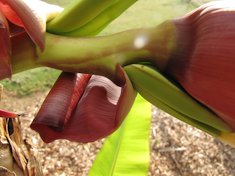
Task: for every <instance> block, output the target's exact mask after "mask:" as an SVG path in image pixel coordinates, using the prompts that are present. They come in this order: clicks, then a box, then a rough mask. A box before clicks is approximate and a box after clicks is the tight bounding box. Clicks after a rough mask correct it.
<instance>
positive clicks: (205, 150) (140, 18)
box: [0, 0, 235, 176]
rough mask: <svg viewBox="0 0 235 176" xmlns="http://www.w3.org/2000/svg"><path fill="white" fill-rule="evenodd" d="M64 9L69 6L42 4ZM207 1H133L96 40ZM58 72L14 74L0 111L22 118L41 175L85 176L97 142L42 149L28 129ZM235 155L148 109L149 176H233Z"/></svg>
mask: <svg viewBox="0 0 235 176" xmlns="http://www.w3.org/2000/svg"><path fill="white" fill-rule="evenodd" d="M45 1H46V2H48V3H53V4H58V5H60V6H63V7H65V6H66V5H68V4H69V3H70V2H71V1H69V0H45ZM205 2H209V0H164V1H163V0H138V1H137V2H136V3H135V4H134V5H133V6H132V7H130V8H129V9H128V10H127V11H126V12H125V13H123V14H122V15H121V16H120V17H119V18H117V19H116V20H115V21H113V22H112V23H111V24H110V25H109V26H108V27H107V28H106V29H105V30H104V31H102V33H101V34H100V35H108V34H112V33H116V32H120V31H124V30H128V29H132V28H142V27H150V26H156V25H157V24H159V23H161V22H162V21H164V20H166V19H171V18H176V17H179V16H181V15H183V14H185V13H187V12H189V11H190V10H192V9H194V8H196V7H198V6H199V5H201V4H203V3H205ZM59 74H60V71H58V70H54V69H50V68H37V69H33V70H29V71H26V72H23V73H19V74H16V75H14V76H13V77H12V79H11V80H3V81H0V83H2V84H3V85H4V94H3V99H2V102H1V106H3V107H5V108H7V109H9V110H14V111H18V112H25V113H26V115H25V117H23V118H22V126H23V134H24V138H26V139H28V140H30V141H31V143H32V144H33V145H34V148H35V155H36V156H38V158H39V160H40V162H41V164H42V167H43V172H44V175H46V176H49V175H50V176H51V175H53V176H57V175H58V176H80V175H81V176H83V175H84V176H85V175H87V173H88V171H89V168H90V167H91V165H92V162H93V160H94V159H95V155H96V153H97V152H98V151H99V149H100V147H101V146H102V142H103V140H100V141H97V142H94V143H89V144H86V145H81V144H77V143H72V142H68V141H65V140H60V141H55V142H53V143H51V144H47V145H45V144H44V143H43V142H42V141H41V140H40V138H39V136H38V135H37V134H36V133H35V132H33V131H32V130H30V129H29V125H30V123H31V121H32V119H33V118H34V116H35V114H36V113H37V111H38V108H39V107H40V105H41V103H42V102H43V100H44V98H45V96H46V95H47V93H48V90H49V89H50V87H51V86H52V85H53V83H54V82H55V80H56V79H57V77H58V75H59ZM234 161H235V150H234V149H232V148H230V147H229V146H226V145H224V144H222V143H221V142H219V141H218V140H216V139H214V138H212V137H210V136H209V135H207V134H205V133H203V132H201V131H199V130H197V129H195V128H193V127H191V126H188V125H187V124H184V123H182V122H180V121H178V120H177V119H175V118H173V117H171V116H169V115H168V114H166V113H164V112H162V111H161V110H159V109H157V108H156V107H153V108H152V127H151V164H150V168H149V176H181V175H182V176H235V162H234Z"/></svg>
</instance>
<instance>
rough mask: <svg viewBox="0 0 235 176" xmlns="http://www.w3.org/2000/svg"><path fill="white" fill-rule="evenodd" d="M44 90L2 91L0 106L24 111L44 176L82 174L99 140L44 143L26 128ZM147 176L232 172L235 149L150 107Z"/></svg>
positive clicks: (228, 175)
mask: <svg viewBox="0 0 235 176" xmlns="http://www.w3.org/2000/svg"><path fill="white" fill-rule="evenodd" d="M45 95H46V92H44V93H36V94H34V95H32V96H28V97H24V98H19V97H16V96H15V95H14V94H12V93H9V92H8V93H7V92H6V91H5V93H4V94H3V97H2V101H1V108H7V109H9V110H14V111H17V112H24V113H25V116H24V117H21V121H22V125H23V135H24V138H27V139H28V140H29V141H30V142H31V143H32V144H33V146H34V153H35V155H36V156H37V158H38V159H39V161H40V163H41V165H42V169H43V173H44V175H45V176H49V175H50V176H52V175H53V176H86V175H87V173H88V171H89V168H90V167H91V165H92V162H93V160H94V159H95V155H96V153H97V152H98V151H99V149H100V147H101V146H102V140H101V141H97V142H94V143H89V144H86V145H81V144H78V143H72V142H69V141H65V140H59V141H55V142H53V143H50V144H44V143H43V142H42V141H41V140H40V138H39V136H38V134H36V133H35V132H34V131H32V130H31V129H29V125H30V123H31V121H32V119H33V117H34V115H35V114H36V113H37V111H38V108H39V107H40V105H41V103H42V101H43V99H44V97H45ZM152 117H153V118H152V129H151V165H150V168H149V176H235V162H234V161H235V149H232V148H231V147H229V146H227V145H224V144H222V143H221V142H220V141H218V140H216V139H214V138H212V137H210V136H209V135H207V134H205V133H203V132H201V131H199V130H197V129H195V128H193V127H191V126H189V125H187V124H184V123H182V122H180V121H178V120H177V119H174V118H172V117H171V116H169V115H168V114H166V113H164V112H162V111H160V110H158V109H157V108H155V107H153V110H152Z"/></svg>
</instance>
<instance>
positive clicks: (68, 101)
mask: <svg viewBox="0 0 235 176" xmlns="http://www.w3.org/2000/svg"><path fill="white" fill-rule="evenodd" d="M119 71H120V72H119V74H120V81H121V84H122V86H121V87H120V86H117V85H115V84H114V83H113V82H111V81H110V80H109V79H107V78H105V77H103V76H96V75H93V76H91V77H90V76H89V75H86V74H75V73H62V75H61V76H60V77H59V79H58V80H57V82H56V83H55V85H54V87H53V88H52V89H51V91H50V93H49V95H48V96H47V98H46V99H45V101H44V103H43V105H42V107H41V109H40V111H39V113H38V114H37V116H36V118H35V119H34V121H33V123H32V124H31V128H32V129H34V130H36V131H37V132H39V134H40V136H41V138H42V139H43V141H44V142H52V141H53V140H56V139H68V140H71V141H78V142H91V141H95V140H97V139H100V138H102V137H105V136H107V135H109V134H110V133H112V132H113V131H114V130H116V129H117V128H118V127H119V126H120V124H121V122H122V121H123V120H124V117H125V116H126V115H127V113H128V112H129V110H130V108H131V106H132V104H133V101H134V99H135V95H136V93H135V91H134V90H133V88H132V86H131V83H130V81H129V80H128V78H127V76H126V74H125V73H124V72H123V70H122V69H121V68H120V69H119Z"/></svg>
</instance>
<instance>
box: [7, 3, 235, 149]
mask: <svg viewBox="0 0 235 176" xmlns="http://www.w3.org/2000/svg"><path fill="white" fill-rule="evenodd" d="M62 16H63V15H62ZM234 19H235V3H234V2H233V1H231V0H225V1H215V2H212V3H208V4H205V5H203V6H201V7H199V8H197V9H196V10H194V11H192V12H191V13H189V14H187V15H185V16H183V17H181V18H177V19H173V20H168V21H165V22H163V23H162V24H160V25H158V26H156V27H154V28H148V29H135V30H130V31H125V32H121V33H118V34H114V35H110V36H102V37H94V38H92V37H79V38H77V37H66V36H60V35H55V34H51V33H45V35H44V37H45V43H44V44H45V45H44V46H43V47H40V44H38V47H36V48H35V47H32V46H31V47H29V48H31V50H30V51H31V54H29V51H27V52H24V49H23V47H24V46H17V45H16V47H13V52H12V55H11V63H12V70H13V73H17V72H19V71H23V70H24V69H25V68H34V67H39V66H48V67H52V68H57V69H60V70H63V71H66V72H74V74H71V73H63V74H62V75H61V77H60V78H59V79H58V81H57V82H56V84H55V87H54V88H53V89H52V92H50V94H49V96H48V99H46V100H45V106H44V105H43V106H42V110H40V111H39V113H38V116H37V117H36V118H35V120H34V122H33V124H32V125H31V127H32V128H34V129H35V130H37V131H39V132H40V133H41V136H42V137H43V138H44V140H45V141H46V142H50V141H52V140H54V139H58V138H60V135H61V136H62V138H66V139H70V140H74V141H83V142H88V141H93V140H95V139H97V138H100V137H104V136H105V135H107V134H110V133H111V132H112V131H113V130H114V129H115V128H117V127H118V126H119V125H120V122H121V121H122V120H123V117H124V116H119V115H118V114H119V113H120V112H121V111H120V110H121V109H122V108H124V107H127V109H129V108H130V107H131V104H132V102H133V100H134V97H135V93H134V91H133V88H132V86H131V84H130V81H129V78H130V79H131V82H132V84H133V85H134V88H135V89H137V90H138V91H139V92H140V93H142V95H143V96H144V97H145V98H146V99H147V100H148V101H150V102H151V103H153V104H155V105H161V107H164V108H165V109H167V110H169V112H171V114H173V115H176V116H178V117H182V119H184V120H185V121H186V122H189V123H190V124H194V125H195V124H196V126H197V127H199V128H200V127H202V128H203V129H206V128H207V129H208V131H213V132H214V133H216V134H217V135H216V136H217V137H219V138H221V139H222V140H224V141H226V142H230V143H233V145H235V142H234V141H235V135H234V133H233V132H234V130H235V122H234V119H235V118H234V117H235V110H234V108H233V105H234V104H235V98H234V97H235V94H234V92H235V87H234V83H233V81H234V76H233V73H234V70H235V64H234V58H233V55H234V49H233V48H234V40H235V33H234V31H235V25H233V23H234ZM52 21H53V19H52ZM50 24H51V25H52V24H53V23H50ZM53 31H54V30H53ZM73 33H74V34H75V33H77V32H76V31H73ZM25 38H26V37H23V39H25ZM31 38H32V36H31ZM33 41H34V42H36V41H37V40H33ZM27 42H28V44H27V47H28V46H29V45H31V44H29V43H30V42H31V43H32V41H31V40H29V39H25V43H27ZM15 43H17V42H15ZM12 44H13V45H14V42H12ZM36 44H37V43H36ZM18 47H19V48H20V47H21V48H22V50H18V49H17V48H18ZM14 48H15V49H14ZM26 55H27V56H29V57H25V56H26ZM133 64H139V65H141V66H140V67H138V68H139V70H140V71H139V72H137V71H136V73H139V74H132V73H133V72H132V73H131V72H130V71H129V70H130V69H129V68H130V67H133V66H132V65H133ZM146 64H147V65H151V69H152V68H154V71H152V70H151V71H149V69H146V67H145V66H144V65H146ZM123 68H124V70H125V71H126V73H127V75H128V76H127V75H126V73H125V71H124V70H123ZM146 70H147V71H146ZM156 70H158V71H160V72H161V73H162V74H163V75H165V77H164V78H162V77H160V76H158V78H160V79H158V80H159V81H163V83H164V84H165V83H166V84H165V85H169V86H170V88H172V89H170V90H174V91H173V92H180V94H178V95H177V96H178V98H182V96H185V95H186V92H187V96H188V97H187V98H186V99H187V100H188V99H189V98H190V102H191V101H194V102H196V103H197V105H195V108H194V106H193V107H190V108H191V110H192V112H193V113H194V114H192V113H191V112H189V111H188V110H187V109H184V108H181V107H180V108H179V106H177V105H176V104H181V102H178V103H177V102H176V101H177V100H173V99H171V100H172V102H171V103H173V104H167V103H165V102H163V101H159V99H157V100H158V101H157V102H156V101H155V100H156V99H154V98H155V97H153V96H154V95H155V92H156V90H153V89H151V84H152V85H154V84H155V83H154V82H151V84H149V83H147V80H151V79H147V78H151V77H153V74H155V72H156ZM145 71H146V72H148V73H151V74H152V75H151V74H148V77H147V78H146V79H145V80H144V81H146V84H144V81H143V80H138V79H135V78H137V77H138V75H141V76H140V79H141V78H143V76H142V73H144V72H145ZM75 73H87V74H94V76H93V75H92V76H87V75H80V74H75ZM68 75H69V76H68ZM95 75H100V76H95ZM133 75H134V76H133ZM102 76H105V77H107V78H109V79H106V78H104V77H102ZM128 77H129V78H128ZM165 78H168V79H169V80H170V81H169V80H168V81H165ZM79 80H80V81H82V83H81V85H79V84H78V82H80V81H79ZM99 80H100V81H99ZM110 80H111V81H112V82H113V83H115V84H113V83H112V82H111V81H110ZM63 82H66V84H67V82H69V84H70V85H71V87H69V86H68V87H67V86H66V87H63V86H64V85H66V84H63ZM100 82H102V84H100ZM138 82H141V83H142V82H143V84H137V83H138ZM169 82H171V83H169ZM172 83H173V84H172ZM101 85H102V86H101ZM107 85H109V86H107ZM146 85H147V86H148V87H146ZM90 86H91V87H93V88H94V89H90ZM75 87H78V88H75ZM125 87H126V90H131V91H130V92H132V93H127V92H128V91H125ZM109 88H110V90H111V89H113V90H114V92H112V91H110V90H108V89H109ZM166 88H167V89H168V88H169V87H166ZM76 89H78V90H80V91H81V92H83V93H81V92H80V93H78V94H79V95H80V94H82V95H81V96H79V95H77V93H76V91H75V90H76ZM93 90H94V92H95V93H94V92H93ZM104 90H105V91H104ZM96 91H97V92H99V91H101V92H106V94H105V95H106V96H102V98H104V99H105V100H104V102H105V103H104V104H106V103H107V104H109V105H110V106H109V105H107V104H106V105H107V106H106V105H104V106H102V107H106V108H108V107H110V108H111V107H113V108H114V110H113V112H115V114H116V116H115V115H112V113H110V114H108V115H107V116H106V117H107V119H109V118H110V117H112V118H114V119H119V120H117V121H118V123H116V122H117V121H116V120H114V119H112V120H111V121H112V122H114V121H116V122H115V123H112V125H111V126H109V127H107V126H106V125H107V124H110V123H109V122H107V121H106V120H107V119H105V120H104V119H103V118H102V117H104V116H103V114H102V113H100V114H102V115H98V116H97V119H96V118H95V117H94V115H95V113H96V111H97V109H99V112H101V109H102V108H99V106H98V105H99V103H100V102H103V99H102V98H101V97H99V96H98V95H100V94H99V93H96ZM160 91H161V92H163V93H164V91H162V90H160ZM115 92H116V93H115ZM118 92H119V93H118ZM120 92H123V95H122V93H120ZM57 93H58V94H57ZM87 93H89V94H88V95H91V97H93V98H92V99H94V100H96V101H95V102H96V103H95V102H92V101H91V99H89V96H87V95H86V94H87ZM93 93H94V94H93ZM112 93H113V94H112ZM51 95H52V96H51ZM59 95H61V96H62V97H64V98H62V99H65V100H66V101H62V100H61V99H58V98H55V96H58V97H59ZM73 95H77V96H75V97H76V98H75V99H74V96H73ZM118 95H119V96H118ZM124 95H125V96H124ZM164 95H165V96H168V95H167V93H165V94H164ZM179 95H180V96H179ZM181 95H182V96H181ZM116 96H117V97H116ZM159 96H161V95H159ZM87 97H88V99H87V100H85V99H86V98H87ZM94 97H96V98H94ZM110 97H112V98H111V99H110ZM114 97H116V98H114ZM129 97H131V98H130V100H129V101H128V99H129ZM101 100H102V101H101ZM161 100H162V99H161ZM122 101H124V102H125V103H122ZM56 102H59V104H60V105H61V108H59V109H61V111H58V112H59V113H60V114H62V115H61V116H59V115H55V116H54V115H53V114H56V111H54V110H52V109H51V110H50V111H49V109H50V107H49V105H50V106H51V105H52V104H53V107H54V108H56V107H59V106H60V105H58V104H56ZM82 102H83V103H84V102H85V103H89V104H90V103H91V102H92V106H90V105H88V106H86V108H85V109H84V107H83V105H82V104H83V103H82ZM114 102H115V103H114ZM159 102H160V104H159ZM186 102H187V101H186ZM174 103H175V104H174ZM126 105H127V106H126ZM184 105H185V107H188V105H187V103H185V104H184ZM198 106H200V107H202V108H201V109H200V108H198ZM62 107H63V108H62ZM81 107H83V108H81ZM91 107H92V108H91ZM93 108H94V109H93ZM96 108H97V109H96ZM177 108H178V109H177ZM89 109H92V111H93V112H92V117H90V116H89V114H88V111H90V110H89ZM111 109H112V108H111ZM124 109H125V108H124ZM202 109H203V110H202ZM80 110H82V111H85V112H86V113H87V114H86V113H85V112H83V113H84V114H85V115H84V114H83V115H81V114H80V112H79V111H80ZM86 110H87V111H86ZM201 110H202V111H203V112H204V111H205V113H200V112H199V111H201ZM106 111H107V110H105V111H103V112H106ZM124 111H125V113H120V114H122V115H125V114H126V113H127V112H128V110H124ZM197 111H198V113H197ZM47 112H49V113H48V114H47ZM90 112H91V111H90ZM59 113H58V114H59ZM208 113H209V114H210V115H209V116H206V115H205V116H204V114H208ZM76 114H79V116H80V117H81V119H79V117H78V116H76ZM97 114H99V113H97ZM188 114H189V115H188ZM197 114H201V115H202V117H197ZM56 117H58V119H57V120H56ZM207 117H208V118H207ZM85 119H86V120H85ZM87 119H91V120H87ZM94 119H96V120H94ZM104 121H105V122H107V124H106V123H105V122H104ZM88 122H89V123H88ZM93 122H94V123H97V126H96V125H95V124H94V123H93ZM101 122H102V125H104V126H105V127H106V128H107V129H99V128H98V126H102V125H99V123H101ZM191 122H192V123H191ZM80 123H81V124H82V123H83V125H84V126H83V127H84V128H82V126H80V127H78V128H77V129H76V127H75V126H77V125H79V124H80ZM88 124H89V125H88ZM104 126H103V127H104ZM89 128H92V129H95V130H94V131H92V129H89ZM41 129H42V130H41ZM212 129H213V130H212ZM44 131H46V132H44ZM95 131H97V135H96V137H94V138H93V135H94V136H95V134H94V133H96V132H95ZM47 132H48V133H47ZM213 132H212V134H213ZM88 133H91V134H92V135H90V136H89V134H88ZM47 134H50V136H51V137H48V136H46V135H47ZM47 137H48V139H47ZM231 140H232V142H231Z"/></svg>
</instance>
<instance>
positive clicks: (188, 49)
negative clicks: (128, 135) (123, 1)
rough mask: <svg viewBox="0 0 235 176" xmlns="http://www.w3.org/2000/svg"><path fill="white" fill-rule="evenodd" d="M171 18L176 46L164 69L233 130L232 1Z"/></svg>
mask: <svg viewBox="0 0 235 176" xmlns="http://www.w3.org/2000/svg"><path fill="white" fill-rule="evenodd" d="M173 22H174V24H175V26H176V32H177V35H176V36H177V47H176V49H175V51H176V52H175V53H174V54H173V56H172V58H171V59H169V61H168V66H167V67H166V72H167V73H168V74H170V75H172V76H173V77H174V78H175V79H176V80H177V81H178V82H179V83H180V84H181V85H182V86H183V87H184V88H185V90H186V91H187V92H188V93H189V94H190V95H192V96H193V97H194V98H196V99H197V100H198V101H199V102H201V103H203V104H204V105H206V106H207V107H208V108H210V109H211V110H212V111H214V112H215V113H216V114H217V115H218V116H219V117H221V118H222V119H223V120H224V121H226V122H227V123H228V124H229V125H231V126H232V127H233V129H234V130H235V107H234V105H235V82H234V81H235V2H233V1H221V2H220V1H218V2H213V3H209V4H207V5H204V6H202V7H200V8H198V9H196V10H195V11H193V12H192V13H190V14H188V15H186V16H185V17H183V18H180V19H176V20H174V21H173Z"/></svg>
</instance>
